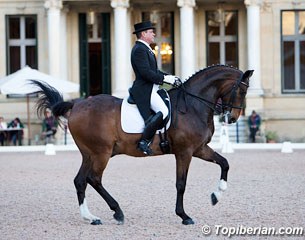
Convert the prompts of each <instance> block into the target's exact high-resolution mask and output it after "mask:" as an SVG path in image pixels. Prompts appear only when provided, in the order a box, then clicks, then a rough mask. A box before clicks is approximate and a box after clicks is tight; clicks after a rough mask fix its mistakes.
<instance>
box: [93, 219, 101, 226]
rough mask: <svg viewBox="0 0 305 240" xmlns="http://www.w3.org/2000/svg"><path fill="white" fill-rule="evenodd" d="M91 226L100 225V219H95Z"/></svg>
mask: <svg viewBox="0 0 305 240" xmlns="http://www.w3.org/2000/svg"><path fill="white" fill-rule="evenodd" d="M91 225H102V221H101V220H100V219H95V220H93V221H92V222H91Z"/></svg>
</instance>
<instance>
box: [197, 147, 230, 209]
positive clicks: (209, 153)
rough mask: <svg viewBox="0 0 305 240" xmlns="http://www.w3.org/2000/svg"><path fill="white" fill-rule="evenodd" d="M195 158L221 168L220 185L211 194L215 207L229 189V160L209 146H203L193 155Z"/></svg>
mask: <svg viewBox="0 0 305 240" xmlns="http://www.w3.org/2000/svg"><path fill="white" fill-rule="evenodd" d="M193 156H194V157H198V158H201V159H203V160H207V161H210V162H214V163H216V164H218V165H219V166H220V168H221V175H220V181H219V185H218V188H217V190H216V191H214V192H213V193H212V194H211V201H212V204H213V205H215V204H216V203H217V202H218V201H219V199H220V198H221V195H222V193H223V192H224V191H225V190H226V189H227V181H228V171H229V163H228V161H227V159H225V158H224V157H223V156H221V155H220V154H218V153H217V152H215V151H214V150H213V149H211V148H210V147H209V146H207V145H206V146H203V147H201V148H200V149H199V150H198V151H196V152H195V153H194V155H193Z"/></svg>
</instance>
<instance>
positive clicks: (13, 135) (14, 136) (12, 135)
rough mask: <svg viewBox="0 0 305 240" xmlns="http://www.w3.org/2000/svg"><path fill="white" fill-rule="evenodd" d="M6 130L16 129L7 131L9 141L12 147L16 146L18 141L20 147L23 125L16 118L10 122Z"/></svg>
mask: <svg viewBox="0 0 305 240" xmlns="http://www.w3.org/2000/svg"><path fill="white" fill-rule="evenodd" d="M7 128H16V130H12V131H9V139H10V140H11V141H12V142H13V144H14V146H16V145H17V140H18V141H19V145H22V143H21V140H22V137H23V130H22V129H23V128H24V126H23V124H22V122H21V121H20V119H19V118H18V117H16V118H15V119H14V120H12V121H11V122H10V123H9V124H8V125H7Z"/></svg>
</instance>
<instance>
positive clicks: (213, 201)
mask: <svg viewBox="0 0 305 240" xmlns="http://www.w3.org/2000/svg"><path fill="white" fill-rule="evenodd" d="M211 201H212V205H213V206H215V205H216V203H218V199H217V197H216V195H215V193H212V194H211Z"/></svg>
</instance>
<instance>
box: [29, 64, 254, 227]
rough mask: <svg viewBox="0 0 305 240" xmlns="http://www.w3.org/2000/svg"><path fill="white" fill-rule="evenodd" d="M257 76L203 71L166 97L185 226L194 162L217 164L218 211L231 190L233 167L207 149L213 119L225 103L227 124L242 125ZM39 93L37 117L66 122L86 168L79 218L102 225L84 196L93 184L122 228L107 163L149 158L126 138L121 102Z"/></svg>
mask: <svg viewBox="0 0 305 240" xmlns="http://www.w3.org/2000/svg"><path fill="white" fill-rule="evenodd" d="M252 74H253V70H247V71H246V72H244V73H243V72H242V71H241V70H239V69H237V68H234V67H231V66H227V65H215V66H210V67H207V68H205V69H201V70H199V71H198V72H196V73H194V74H193V75H192V76H190V77H189V78H188V79H186V80H185V81H184V82H183V83H182V85H181V86H180V87H179V88H175V89H172V90H169V91H168V94H169V96H170V101H171V107H172V113H171V119H172V123H171V126H170V127H169V129H168V131H167V135H168V141H169V143H170V150H171V152H170V153H171V154H174V156H175V158H176V191H177V195H176V208H175V213H176V215H178V216H179V217H180V218H181V219H182V224H184V225H189V224H194V221H193V220H192V218H191V217H189V216H188V215H187V214H186V213H185V211H184V204H183V198H184V192H185V189H186V182H187V176H188V169H189V166H190V163H191V160H192V157H196V158H200V159H202V160H205V161H208V162H212V163H216V164H218V165H219V166H220V169H221V175H220V181H219V185H218V189H217V190H216V191H214V192H213V193H212V194H211V201H212V204H213V205H215V204H216V203H217V202H218V201H219V198H220V196H221V194H222V193H223V192H224V191H225V190H226V188H227V178H228V171H229V164H228V161H227V159H225V158H224V157H223V156H221V155H220V154H218V153H217V152H215V151H214V150H213V149H212V148H210V147H209V146H208V145H207V144H208V143H209V142H210V141H211V138H212V136H213V133H214V120H213V117H214V114H215V111H216V110H217V108H218V109H219V106H218V104H219V99H221V109H222V113H221V114H222V115H223V116H224V117H225V119H226V121H227V123H234V122H236V121H237V120H238V118H239V116H240V114H241V110H242V109H243V108H244V101H245V97H246V93H247V89H248V87H249V79H250V77H251V76H252ZM32 84H34V85H36V87H38V88H39V90H38V93H39V96H40V98H39V99H38V100H37V103H36V111H37V115H38V116H42V115H43V113H44V111H45V110H46V109H47V108H49V109H51V110H52V113H53V115H54V116H55V117H56V118H57V119H62V117H64V118H66V119H67V121H68V127H69V130H70V132H71V135H72V137H73V139H74V141H75V144H76V145H77V147H78V149H79V151H80V153H81V155H82V164H81V166H80V169H79V171H78V173H77V175H76V177H75V179H74V185H75V188H76V192H77V198H78V203H79V209H80V214H81V217H82V218H83V219H85V220H86V221H89V222H90V223H91V224H93V225H98V224H102V221H101V219H100V218H99V217H97V216H94V215H93V214H91V212H90V211H89V208H88V205H87V202H86V196H85V191H86V187H87V184H90V185H91V186H92V187H93V188H94V189H95V190H96V191H97V192H98V193H99V194H100V195H101V197H102V198H103V199H104V200H105V201H106V203H107V204H108V206H109V208H110V209H111V210H112V211H114V214H113V217H114V219H115V220H116V221H117V223H118V224H123V223H124V214H123V211H122V210H121V208H120V205H119V203H118V202H117V201H116V200H115V199H114V198H113V197H112V196H111V195H110V194H109V192H108V191H107V190H106V189H105V188H104V186H103V184H102V177H103V172H104V170H105V168H106V166H107V163H108V161H109V159H110V158H111V157H113V156H115V155H118V154H126V155H129V156H134V157H144V156H145V155H144V154H143V153H142V152H140V151H139V150H138V149H137V143H138V141H139V139H140V137H141V134H140V133H139V134H137V133H133V134H128V133H125V132H124V131H123V130H122V127H121V115H120V111H121V104H122V101H123V100H122V99H121V98H118V97H115V96H111V95H107V94H100V95H96V96H93V97H90V98H86V99H82V100H78V101H73V100H72V101H64V100H63V97H62V95H61V94H60V93H59V92H58V91H57V90H56V89H55V88H53V87H51V86H49V85H48V84H45V83H41V82H39V81H36V80H32ZM150 147H151V148H152V150H153V153H154V156H156V155H161V154H163V153H162V151H161V150H160V148H159V145H158V141H157V140H154V141H153V142H152V144H151V146H150Z"/></svg>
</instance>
